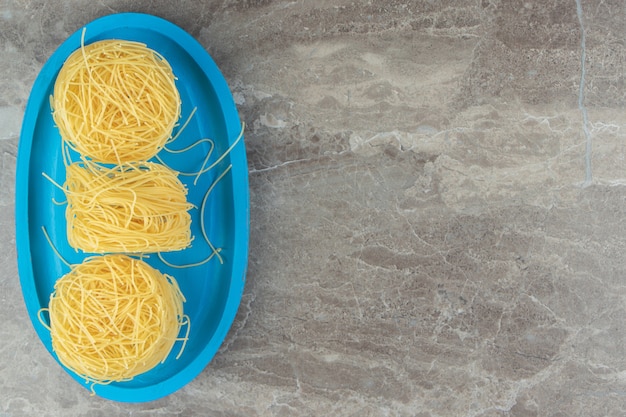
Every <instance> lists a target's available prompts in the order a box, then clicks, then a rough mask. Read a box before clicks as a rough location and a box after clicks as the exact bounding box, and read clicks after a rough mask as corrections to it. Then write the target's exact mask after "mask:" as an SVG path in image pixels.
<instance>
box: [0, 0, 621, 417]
mask: <svg viewBox="0 0 626 417" xmlns="http://www.w3.org/2000/svg"><path fill="white" fill-rule="evenodd" d="M122 11H140V12H148V13H152V14H156V15H159V16H161V17H164V18H166V19H168V20H170V21H172V22H174V23H176V24H178V25H180V26H181V27H183V28H184V29H185V30H187V31H188V32H189V33H191V34H192V35H193V36H194V37H195V38H196V39H198V40H199V41H200V42H201V43H202V45H203V46H205V48H206V49H207V51H208V52H209V53H210V54H211V55H212V56H213V58H214V59H215V61H216V62H217V64H218V65H219V66H220V68H221V70H222V72H223V73H224V75H225V77H226V78H227V81H228V83H229V85H230V87H231V89H232V92H233V94H234V97H235V100H236V102H237V105H238V107H239V110H240V113H241V117H242V119H243V120H244V121H245V122H246V124H247V126H248V129H247V133H246V147H247V154H248V158H249V172H250V192H251V248H250V259H249V273H248V281H247V283H246V288H245V293H244V296H243V300H242V304H241V307H240V310H239V313H238V316H237V319H236V321H235V323H234V324H233V327H232V330H231V332H230V333H229V335H228V337H227V340H226V342H225V344H224V345H223V347H222V348H221V349H220V351H219V353H218V354H217V356H216V357H215V359H214V360H213V361H212V362H211V363H210V365H209V366H208V367H207V368H206V369H205V371H204V372H203V373H202V374H201V375H200V376H199V377H198V378H196V379H195V380H194V381H192V382H191V383H190V384H189V385H187V386H186V387H185V388H183V389H182V390H180V391H178V392H176V393H175V394H173V395H171V396H169V397H167V398H164V399H161V400H158V401H155V402H152V403H147V404H120V403H115V402H111V401H107V400H103V399H100V398H97V397H90V396H89V393H88V392H86V391H85V390H83V389H82V388H81V387H79V386H78V385H77V384H75V383H74V382H73V381H72V380H71V378H70V377H69V376H68V375H66V374H65V373H64V372H63V371H62V370H61V369H60V368H59V367H58V366H57V365H56V363H55V362H54V361H53V359H52V358H51V357H50V355H48V353H47V352H46V351H45V349H44V348H43V346H42V345H41V343H40V342H39V340H38V338H37V336H36V335H35V332H34V331H33V328H32V326H31V325H30V323H29V321H28V319H27V317H26V311H25V307H24V304H23V300H22V297H21V290H20V286H19V280H18V275H17V267H16V251H15V232H14V224H13V222H14V207H13V204H14V178H15V161H16V152H17V143H18V137H19V131H20V124H21V118H22V114H23V111H24V107H25V104H26V101H27V99H28V95H29V93H30V88H31V86H32V84H33V81H34V79H35V77H36V76H37V73H38V71H39V70H40V69H41V67H42V65H43V63H44V62H45V60H46V59H47V58H48V57H49V56H50V54H51V53H52V52H53V51H54V50H55V48H56V47H57V46H58V45H59V44H60V43H61V42H62V41H63V40H65V39H66V38H67V36H69V35H70V34H71V33H72V32H74V31H75V30H77V29H79V28H80V27H81V26H82V25H84V24H85V23H87V22H89V21H90V20H92V19H94V18H96V17H99V16H103V15H107V14H110V13H115V12H122ZM0 22H1V23H0V28H1V29H0V152H1V153H0V158H1V169H0V207H1V213H0V229H1V230H2V239H1V241H0V248H1V250H0V265H1V267H2V274H1V275H0V301H1V302H0V416H2V417H18V416H90V417H92V416H93V417H95V416H150V415H155V416H191V415H198V416H224V417H226V416H229V417H230V416H233V417H234V416H242V417H243V416H245V417H252V416H415V417H435V416H468V417H469V416H476V417H502V416H524V417H530V416H555V417H556V416H559V417H564V416H614V417H617V416H624V415H626V281H625V275H626V262H625V260H624V254H625V253H626V239H625V238H626V221H625V220H626V161H625V158H626V113H625V109H626V93H625V91H626V89H625V87H626V45H625V43H624V39H626V24H625V23H626V7H625V6H624V2H623V1H620V0H602V1H592V0H567V1H566V0H546V1H539V0H528V1H518V0H474V1H466V2H458V1H450V0H441V1H432V0H415V1H402V0H390V1H367V0H337V1H328V0H320V1H304V0H297V1H285V0H240V1H235V0H223V1H193V0H183V1H180V2H169V1H146V0H142V1H130V0H128V1H121V0H119V1H117V0H101V1H98V2H87V1H69V0H63V1H59V2H53V1H42V0H1V1H0Z"/></svg>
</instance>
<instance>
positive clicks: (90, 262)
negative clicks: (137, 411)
mask: <svg viewBox="0 0 626 417" xmlns="http://www.w3.org/2000/svg"><path fill="white" fill-rule="evenodd" d="M184 301H185V298H184V297H183V295H182V293H181V291H180V289H179V287H178V284H177V283H176V281H175V280H174V278H172V277H170V276H168V275H164V274H161V273H160V272H159V271H157V270H156V269H154V268H152V267H150V266H149V265H148V264H147V263H145V262H144V261H142V260H139V259H133V258H130V257H128V256H126V255H105V256H96V257H92V258H87V259H86V260H85V261H84V262H83V263H82V264H79V265H75V266H73V267H72V270H71V271H70V272H69V273H68V274H66V275H64V276H63V277H62V278H61V279H59V280H58V281H57V282H56V284H55V286H54V292H53V293H52V295H51V296H50V304H49V308H48V312H49V315H50V335H51V338H52V347H53V349H54V351H55V352H56V355H57V357H58V358H59V361H60V362H61V363H62V364H63V365H64V366H66V367H67V368H68V369H70V370H72V371H73V372H75V373H76V374H77V375H80V376H81V377H84V378H85V379H86V380H87V381H91V382H95V383H109V382H118V381H126V380H130V379H132V378H133V377H135V376H136V375H139V374H142V373H144V372H147V371H149V370H150V369H152V368H154V367H155V366H156V365H158V364H159V363H161V362H163V361H165V359H166V358H167V356H168V355H169V353H170V351H171V349H172V347H173V345H174V343H175V342H176V341H177V340H183V341H186V338H187V336H185V337H183V338H182V339H178V334H179V332H180V329H181V326H182V325H183V324H188V319H187V317H186V316H184V314H183V302H184ZM188 333H189V327H187V334H188Z"/></svg>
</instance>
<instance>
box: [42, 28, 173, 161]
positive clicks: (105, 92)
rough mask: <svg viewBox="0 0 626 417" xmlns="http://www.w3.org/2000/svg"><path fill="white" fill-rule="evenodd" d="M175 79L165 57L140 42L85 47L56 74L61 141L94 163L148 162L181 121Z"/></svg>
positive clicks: (55, 115) (54, 103) (54, 99)
mask: <svg viewBox="0 0 626 417" xmlns="http://www.w3.org/2000/svg"><path fill="white" fill-rule="evenodd" d="M175 81H176V77H175V76H174V74H173V72H172V68H171V66H170V64H169V63H168V62H167V61H166V60H165V58H164V57H163V56H161V55H160V54H158V53H157V52H156V51H153V50H152V49H149V48H148V47H147V46H146V45H144V44H142V43H138V42H131V41H124V40H104V41H99V42H95V43H92V44H89V45H86V46H85V45H83V46H81V48H79V49H77V50H76V51H74V52H73V53H72V54H71V55H70V56H69V57H68V59H67V60H66V62H65V63H64V64H63V67H62V68H61V70H60V72H59V74H58V76H57V79H56V82H55V84H54V93H53V96H52V100H51V105H52V108H53V113H52V115H53V118H54V121H55V123H56V125H57V127H58V128H59V133H60V134H61V137H62V139H63V140H64V141H65V142H66V143H67V144H69V145H70V147H71V148H73V149H74V150H76V151H78V152H79V153H81V154H82V155H84V156H87V157H89V158H91V159H93V160H94V161H98V162H105V163H123V162H127V161H146V160H148V159H150V158H151V157H153V156H154V155H156V154H157V153H158V152H159V151H160V150H161V149H162V148H163V147H164V146H165V144H166V143H167V141H168V139H169V138H171V135H172V131H173V129H174V126H175V124H176V122H177V121H178V119H179V117H180V106H181V102H180V95H179V92H178V89H177V87H176V83H175Z"/></svg>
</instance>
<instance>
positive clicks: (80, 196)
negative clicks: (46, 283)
mask: <svg viewBox="0 0 626 417" xmlns="http://www.w3.org/2000/svg"><path fill="white" fill-rule="evenodd" d="M63 189H64V192H65V195H66V198H67V208H66V211H65V214H66V221H67V238H68V242H69V244H70V246H72V247H73V248H75V249H80V250H82V251H84V252H91V253H111V252H117V253H120V252H124V253H148V252H166V251H175V250H182V249H185V248H187V247H189V245H190V244H191V239H192V236H191V215H190V214H189V212H188V210H190V209H191V208H193V207H194V206H193V205H192V204H191V203H189V202H188V201H187V189H186V188H185V186H184V185H183V183H182V182H181V181H180V180H179V179H178V177H177V175H176V172H175V171H172V170H171V169H169V168H167V167H166V166H164V165H161V164H158V163H152V162H144V163H129V164H124V165H114V166H112V167H107V166H102V165H99V164H95V163H93V162H88V161H83V162H75V163H72V164H71V165H68V166H67V171H66V181H65V184H64V186H63Z"/></svg>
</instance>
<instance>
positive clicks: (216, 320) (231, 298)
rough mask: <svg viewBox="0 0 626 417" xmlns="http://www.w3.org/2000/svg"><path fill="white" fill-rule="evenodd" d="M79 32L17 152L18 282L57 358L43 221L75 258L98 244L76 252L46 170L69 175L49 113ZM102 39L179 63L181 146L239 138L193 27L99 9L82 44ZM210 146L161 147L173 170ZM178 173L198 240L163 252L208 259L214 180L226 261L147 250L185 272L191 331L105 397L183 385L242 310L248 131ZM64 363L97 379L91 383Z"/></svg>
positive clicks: (34, 101) (215, 218)
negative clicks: (48, 315)
mask: <svg viewBox="0 0 626 417" xmlns="http://www.w3.org/2000/svg"><path fill="white" fill-rule="evenodd" d="M81 33H82V29H81V30H79V31H77V32H76V33H74V34H73V35H72V36H71V37H69V38H68V39H67V40H66V41H65V42H64V43H63V44H62V45H61V46H60V47H59V48H58V49H57V50H56V51H55V52H54V54H53V55H52V56H51V57H50V59H49V60H48V62H46V64H45V65H44V67H43V68H42V70H41V72H40V74H39V76H38V77H37V79H36V81H35V83H34V85H33V89H32V92H31V95H30V98H29V101H28V105H27V107H26V112H25V115H24V121H23V125H22V131H21V137H20V143H19V148H18V159H17V173H16V177H17V179H16V196H15V200H16V202H15V204H16V207H15V208H16V210H15V214H16V236H17V251H18V268H19V275H20V282H21V286H22V292H23V295H24V301H25V303H26V307H27V309H28V313H29V315H30V319H31V321H32V323H33V326H34V327H35V330H36V331H37V334H38V335H39V337H40V338H41V341H42V342H43V344H44V345H45V347H46V348H47V349H48V351H49V352H50V353H51V354H52V355H53V356H54V357H55V359H56V355H55V354H54V351H53V350H52V345H51V340H50V334H49V332H48V331H47V330H46V328H45V327H44V326H43V325H42V324H41V323H40V321H39V318H38V312H39V310H40V309H41V308H43V307H47V306H48V302H49V299H50V294H51V293H52V291H53V287H54V283H55V281H56V280H57V279H59V278H60V277H62V276H63V275H64V274H65V273H67V272H68V271H69V268H68V267H67V266H66V265H65V264H64V263H63V262H62V261H61V259H59V257H58V256H57V255H56V254H55V252H54V250H53V249H52V247H51V245H50V243H49V242H48V241H47V240H46V237H45V235H44V233H43V231H42V227H44V228H45V229H46V230H47V232H48V234H49V235H50V238H51V241H52V243H53V245H54V246H55V247H56V248H57V249H58V251H59V253H60V254H61V256H63V257H64V258H65V259H66V260H67V261H69V262H70V263H72V264H77V263H80V262H82V260H83V259H84V258H85V257H87V256H90V255H91V254H87V253H82V252H76V251H74V250H73V249H72V248H70V246H69V245H68V243H67V237H66V221H65V205H58V204H55V203H54V202H53V199H54V200H56V201H57V202H58V201H64V195H63V192H62V191H61V190H59V189H58V188H57V187H55V186H54V185H53V184H52V183H51V182H50V181H49V180H47V179H46V178H45V177H44V176H43V175H42V173H46V174H47V175H48V176H50V177H51V178H53V179H54V180H55V181H56V182H58V183H59V184H62V183H63V182H64V181H65V166H64V164H63V158H62V151H61V138H60V135H59V132H58V130H57V128H56V126H55V124H54V122H53V120H52V115H51V109H50V101H49V97H50V95H51V94H52V92H53V88H54V82H55V79H56V76H57V74H58V72H59V70H60V69H61V67H62V65H63V63H64V62H65V60H66V58H67V57H68V56H69V55H70V54H71V53H72V52H73V51H74V50H76V49H78V48H79V47H80V42H81ZM103 39H124V40H132V41H138V42H142V43H145V44H146V45H147V46H148V47H149V48H152V49H153V50H155V51H157V52H159V53H160V54H161V55H163V56H164V57H165V59H166V60H167V61H168V62H169V63H170V65H171V66H172V69H173V71H174V74H175V75H176V77H177V86H178V89H179V90H180V95H181V100H182V114H181V120H180V125H182V124H183V122H184V121H185V120H186V119H187V117H188V116H189V114H190V113H191V112H192V110H193V109H194V108H196V113H195V115H194V116H193V118H192V119H191V122H190V123H189V124H188V125H187V127H186V128H185V129H184V130H183V132H182V134H181V135H180V136H179V138H178V139H176V141H175V142H173V143H172V144H171V145H170V147H171V148H176V149H183V148H185V147H187V146H188V145H190V144H193V143H195V142H197V141H198V140H199V139H201V138H210V139H213V141H214V143H215V148H214V150H213V152H212V153H211V159H210V160H209V163H212V162H217V161H218V160H219V158H220V157H221V156H222V155H223V154H224V153H226V152H227V151H228V149H229V148H230V147H231V145H233V144H235V142H237V138H238V137H239V136H240V133H241V129H242V126H241V123H240V121H239V115H238V113H237V109H236V107H235V103H234V101H233V98H232V95H231V93H230V90H229V89H228V85H227V84H226V81H225V80H224V77H223V76H222V74H221V73H220V71H219V69H218V67H217V66H216V64H215V62H214V61H213V60H212V59H211V57H210V56H209V55H208V54H207V52H206V51H205V50H204V48H203V47H202V46H201V45H200V44H199V43H198V42H197V41H196V40H195V39H194V38H192V37H191V36H190V35H189V34H188V33H186V32H185V31H183V30H182V29H180V28H179V27H177V26H175V25H173V24H172V23H169V22H167V21H165V20H163V19H160V18H157V17H155V16H150V15H145V14H136V13H123V14H116V15H110V16H106V17H103V18H100V19H97V20H95V21H93V22H91V23H89V24H88V25H87V26H86V31H85V44H89V43H92V42H95V41H99V40H103ZM179 127H180V126H179ZM174 133H176V130H175V132H174ZM209 150H210V148H209V145H208V144H207V142H204V143H202V144H200V145H198V146H196V147H194V148H192V149H191V150H189V151H187V152H184V153H181V154H167V153H166V152H164V151H162V152H161V154H160V156H161V157H162V158H163V160H164V161H165V163H167V164H168V165H169V166H170V167H172V168H174V169H176V170H179V171H182V172H197V171H198V170H200V168H201V166H202V163H203V162H204V158H205V156H206V155H207V153H208V152H209ZM229 168H230V169H229ZM224 173H225V174H224ZM222 174H224V175H223V176H222ZM220 177H221V179H220ZM218 179H219V180H218ZM181 180H182V181H183V183H185V184H186V185H187V187H188V189H189V194H188V199H189V201H190V202H191V203H192V204H194V205H195V206H196V208H195V209H192V210H191V216H192V234H193V236H194V240H193V242H192V247H191V248H188V249H186V250H184V251H179V252H172V253H165V254H163V257H164V258H166V260H167V262H168V263H171V264H176V265H182V264H190V263H194V262H197V261H201V260H203V259H205V258H206V257H207V256H208V255H210V254H211V253H212V249H211V248H210V247H209V245H208V244H207V243H206V241H205V239H204V238H203V236H202V231H201V229H200V206H201V202H202V200H203V198H204V196H205V194H206V193H207V190H209V189H210V187H212V186H213V185H214V183H215V185H214V187H213V188H212V189H211V192H210V194H209V197H208V200H207V204H206V206H205V215H204V218H205V230H206V232H207V234H208V237H209V240H210V241H211V243H212V244H213V245H214V246H215V247H219V248H221V249H222V250H221V252H220V255H221V257H222V263H220V260H219V259H218V258H216V257H214V258H213V259H211V260H210V261H209V262H208V263H205V264H203V265H201V266H197V267H190V268H184V269H175V268H169V267H168V266H167V265H165V264H164V263H163V262H161V261H160V260H159V259H158V257H156V256H154V255H151V256H150V257H149V259H147V261H148V263H150V264H151V265H153V266H154V267H156V268H158V269H159V270H161V271H162V272H164V273H167V274H170V275H172V276H174V277H175V278H176V279H177V280H178V283H179V285H180V287H181V290H182V292H183V294H184V295H185V297H186V298H187V302H186V303H185V306H184V308H185V313H186V314H187V315H188V316H189V317H190V320H191V332H190V334H189V340H188V342H187V345H186V346H185V349H184V351H183V354H182V356H181V357H180V358H179V359H175V356H176V354H177V352H178V351H179V350H180V348H181V346H180V342H178V343H177V344H176V345H175V346H174V349H173V350H172V353H171V354H170V356H169V357H168V358H167V360H166V361H165V362H164V363H163V364H160V365H158V366H157V367H156V368H154V369H152V370H151V371H149V372H147V373H145V374H143V375H140V376H137V377H135V378H134V379H133V380H131V381H128V382H121V383H112V384H110V385H95V387H94V389H95V392H96V394H97V395H99V396H101V397H104V398H108V399H111V400H115V401H126V402H144V401H152V400H155V399H158V398H161V397H163V396H166V395H168V394H171V393H173V392H174V391H176V390H178V389H180V388H181V387H183V386H184V385H186V384H187V383H188V382H190V381H191V380H192V379H194V378H195V377H196V376H197V375H198V374H199V373H200V372H202V370H203V369H204V368H205V367H206V366H207V365H208V363H209V362H210V361H211V359H212V358H213V356H214V355H215V353H216V352H217V350H218V348H219V347H220V345H221V344H222V342H223V340H224V338H225V337H226V334H227V332H228V330H229V328H230V326H231V325H232V322H233V320H234V318H235V314H236V312H237V309H238V307H239V303H240V301H241V295H242V292H243V288H244V282H245V273H246V267H247V258H248V234H249V202H248V201H249V194H248V171H247V163H246V154H245V147H244V144H243V138H242V139H241V140H240V141H239V142H238V143H236V144H235V146H234V147H232V150H231V151H230V152H227V153H226V156H225V157H224V158H223V159H222V160H221V161H219V162H218V163H217V164H216V166H215V167H214V168H212V169H211V170H210V171H208V172H207V173H205V174H203V175H201V176H200V177H199V179H198V181H197V184H196V185H194V183H193V182H194V181H193V180H194V177H192V176H183V177H181ZM44 319H45V318H44ZM183 331H185V329H183ZM57 360H58V359H57ZM66 371H67V372H68V373H70V374H71V375H72V376H73V377H74V378H75V379H76V381H78V382H79V383H80V384H81V385H83V386H84V387H85V388H87V389H91V384H90V383H86V382H85V381H84V379H82V378H80V377H79V376H77V375H75V374H74V373H73V372H71V371H69V370H67V369H66Z"/></svg>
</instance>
